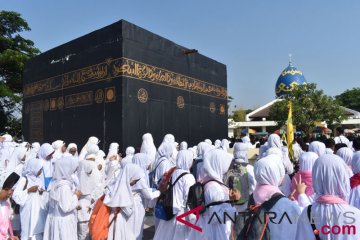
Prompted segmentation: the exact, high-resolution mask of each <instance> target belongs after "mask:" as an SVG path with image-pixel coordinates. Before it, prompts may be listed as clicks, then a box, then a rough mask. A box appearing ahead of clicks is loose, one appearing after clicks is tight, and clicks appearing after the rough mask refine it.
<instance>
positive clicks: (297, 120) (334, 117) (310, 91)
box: [270, 83, 345, 134]
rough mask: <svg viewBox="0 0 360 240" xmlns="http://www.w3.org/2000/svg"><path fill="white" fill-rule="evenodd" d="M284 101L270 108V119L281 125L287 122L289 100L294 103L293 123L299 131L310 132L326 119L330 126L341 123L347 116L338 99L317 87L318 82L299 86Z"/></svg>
mask: <svg viewBox="0 0 360 240" xmlns="http://www.w3.org/2000/svg"><path fill="white" fill-rule="evenodd" d="M283 99H284V100H283V101H278V102H276V103H275V104H274V105H273V106H272V107H271V109H270V119H272V120H274V121H276V122H277V123H278V126H279V127H281V126H283V125H285V124H286V121H287V117H288V107H287V103H288V101H292V105H293V118H292V119H293V124H294V125H295V127H296V130H297V131H302V132H304V133H305V134H309V133H311V132H312V131H313V129H314V128H315V126H316V123H317V122H322V121H325V122H326V123H327V124H328V125H329V126H330V127H332V126H334V125H336V124H338V123H340V122H341V121H342V120H343V119H344V118H345V112H344V110H343V109H342V108H341V107H340V105H339V104H338V103H337V101H336V100H335V99H334V98H332V97H330V96H327V95H325V94H324V92H323V91H322V90H318V89H316V84H314V83H310V84H307V85H301V86H298V87H297V88H296V89H295V90H293V91H292V92H290V93H289V94H288V95H285V96H284V97H283Z"/></svg>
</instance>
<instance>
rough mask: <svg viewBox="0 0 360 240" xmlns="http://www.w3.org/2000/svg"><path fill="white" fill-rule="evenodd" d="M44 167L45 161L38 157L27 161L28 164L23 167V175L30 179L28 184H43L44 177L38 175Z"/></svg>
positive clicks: (30, 185) (29, 185)
mask: <svg viewBox="0 0 360 240" xmlns="http://www.w3.org/2000/svg"><path fill="white" fill-rule="evenodd" d="M42 167H43V162H42V161H39V159H37V158H31V159H29V160H28V161H27V162H26V165H25V166H24V169H23V176H25V177H26V178H27V179H28V186H27V188H30V187H32V186H39V187H41V186H42V179H41V178H40V177H39V176H38V173H39V171H40V170H41V168H42Z"/></svg>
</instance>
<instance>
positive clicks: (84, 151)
mask: <svg viewBox="0 0 360 240" xmlns="http://www.w3.org/2000/svg"><path fill="white" fill-rule="evenodd" d="M99 142H100V141H99V139H98V138H97V137H89V139H88V141H87V143H86V144H85V145H84V147H83V148H82V149H81V152H80V155H79V159H80V160H81V159H84V158H85V156H86V154H87V146H88V145H89V144H96V145H98V144H99Z"/></svg>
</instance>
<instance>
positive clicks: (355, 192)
mask: <svg viewBox="0 0 360 240" xmlns="http://www.w3.org/2000/svg"><path fill="white" fill-rule="evenodd" d="M349 204H350V205H352V206H354V207H356V208H358V209H360V186H357V187H355V188H353V189H351V192H350V198H349Z"/></svg>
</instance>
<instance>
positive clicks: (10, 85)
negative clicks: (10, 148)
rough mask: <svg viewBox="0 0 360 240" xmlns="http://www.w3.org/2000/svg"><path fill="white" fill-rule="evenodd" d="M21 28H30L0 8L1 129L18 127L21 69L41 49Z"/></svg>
mask: <svg viewBox="0 0 360 240" xmlns="http://www.w3.org/2000/svg"><path fill="white" fill-rule="evenodd" d="M23 31H30V28H29V26H28V24H27V22H26V21H25V20H24V19H23V18H21V16H20V14H19V13H16V12H12V11H0V103H1V110H0V120H1V122H0V132H3V131H4V130H5V127H6V129H8V131H9V129H13V128H15V129H17V130H19V129H20V130H21V124H20V123H21V119H20V118H19V117H20V116H21V114H20V113H21V112H20V109H21V100H22V93H21V92H22V73H23V70H24V65H25V62H26V61H27V60H29V59H30V58H32V57H34V56H36V55H37V54H39V53H40V51H39V50H38V49H37V48H35V47H34V43H33V42H32V41H31V40H29V39H25V38H23V37H22V36H21V35H20V33H21V32H23ZM19 126H20V128H19Z"/></svg>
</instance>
